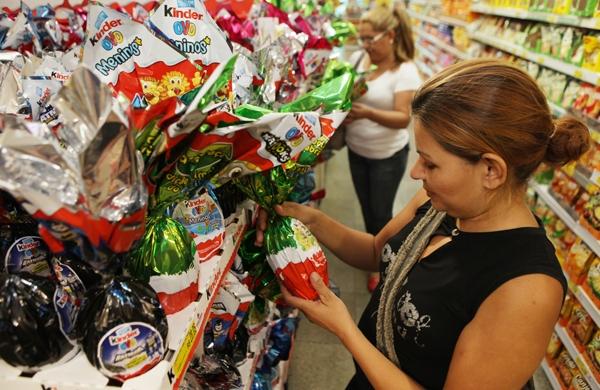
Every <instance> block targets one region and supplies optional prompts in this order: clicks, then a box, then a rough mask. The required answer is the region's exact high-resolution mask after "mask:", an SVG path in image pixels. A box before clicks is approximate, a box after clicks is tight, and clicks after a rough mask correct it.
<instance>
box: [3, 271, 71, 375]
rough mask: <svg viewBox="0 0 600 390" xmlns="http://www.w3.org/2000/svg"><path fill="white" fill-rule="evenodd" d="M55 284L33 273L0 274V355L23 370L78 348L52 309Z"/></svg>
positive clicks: (43, 365) (42, 365) (37, 367)
mask: <svg viewBox="0 0 600 390" xmlns="http://www.w3.org/2000/svg"><path fill="white" fill-rule="evenodd" d="M56 289H57V286H56V284H55V283H54V282H52V281H51V280H49V279H48V278H44V277H41V276H37V275H32V274H26V273H21V274H15V275H9V274H0V357H1V358H2V360H4V361H5V362H6V363H8V364H10V365H12V366H15V367H18V368H20V369H22V370H23V371H26V372H35V371H38V370H40V369H42V368H47V367H50V366H51V365H53V364H61V363H64V362H66V361H67V360H69V359H71V358H72V357H73V356H74V355H75V353H76V352H77V348H75V347H74V346H73V345H72V344H71V343H70V342H69V341H68V340H67V338H66V337H65V336H64V334H63V333H62V331H61V327H60V320H59V316H58V314H57V313H56V311H55V310H54V294H55V291H56Z"/></svg>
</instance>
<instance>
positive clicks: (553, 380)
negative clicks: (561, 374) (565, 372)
mask: <svg viewBox="0 0 600 390" xmlns="http://www.w3.org/2000/svg"><path fill="white" fill-rule="evenodd" d="M541 366H542V370H543V371H544V373H545V374H546V377H547V378H548V382H550V386H552V389H553V390H562V386H561V385H560V382H559V381H558V378H557V377H556V374H555V373H554V371H553V370H552V368H551V367H550V365H549V364H548V361H547V360H546V359H545V358H544V360H542V364H541Z"/></svg>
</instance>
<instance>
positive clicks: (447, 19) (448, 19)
mask: <svg viewBox="0 0 600 390" xmlns="http://www.w3.org/2000/svg"><path fill="white" fill-rule="evenodd" d="M439 21H440V23H444V24H449V25H451V26H456V27H464V28H467V26H468V25H469V22H467V21H464V20H461V19H456V18H453V17H452V16H448V15H441V16H440V17H439Z"/></svg>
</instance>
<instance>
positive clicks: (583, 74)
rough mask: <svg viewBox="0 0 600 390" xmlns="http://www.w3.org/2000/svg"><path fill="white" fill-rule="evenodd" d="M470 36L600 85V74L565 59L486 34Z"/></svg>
mask: <svg viewBox="0 0 600 390" xmlns="http://www.w3.org/2000/svg"><path fill="white" fill-rule="evenodd" d="M470 37H471V38H472V39H475V40H476V41H479V42H481V43H484V44H486V45H489V46H493V47H495V48H497V49H500V50H502V51H505V52H507V53H510V54H514V55H516V56H518V57H521V58H525V59H526V60H529V61H532V62H536V63H538V64H540V65H544V66H545V67H547V68H550V69H553V70H556V71H557V72H561V73H564V74H566V75H569V76H571V77H574V78H576V79H579V80H582V81H586V82H588V83H590V84H593V85H600V74H598V73H596V72H592V71H590V70H587V69H583V68H581V67H579V66H575V65H573V64H568V63H566V62H564V61H560V60H557V59H556V58H552V57H550V56H547V55H545V54H540V53H536V52H533V51H530V50H527V49H525V48H523V47H521V46H518V45H515V44H514V43H510V42H505V41H503V40H501V39H498V38H495V37H490V36H487V35H485V34H481V33H477V32H471V33H470Z"/></svg>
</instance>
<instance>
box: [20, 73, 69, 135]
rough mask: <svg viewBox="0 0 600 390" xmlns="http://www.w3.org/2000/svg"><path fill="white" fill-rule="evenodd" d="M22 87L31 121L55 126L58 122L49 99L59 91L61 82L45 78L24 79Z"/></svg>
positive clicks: (56, 114)
mask: <svg viewBox="0 0 600 390" xmlns="http://www.w3.org/2000/svg"><path fill="white" fill-rule="evenodd" d="M22 85H23V97H24V98H25V99H26V100H27V103H28V104H29V109H30V112H31V120H33V121H39V122H43V123H45V124H47V125H48V126H49V127H54V126H57V125H58V124H59V123H60V121H59V118H58V113H57V112H56V109H55V108H54V106H52V104H50V98H51V97H52V96H54V95H55V94H56V93H57V92H58V91H59V90H60V88H61V87H62V82H60V81H57V80H52V79H51V78H50V77H47V76H33V77H26V78H24V79H23V80H22Z"/></svg>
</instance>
